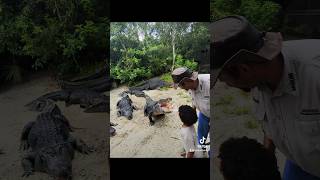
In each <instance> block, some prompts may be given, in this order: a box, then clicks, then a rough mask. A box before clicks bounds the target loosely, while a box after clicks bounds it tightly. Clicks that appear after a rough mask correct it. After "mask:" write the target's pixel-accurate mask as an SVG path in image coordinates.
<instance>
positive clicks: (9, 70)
mask: <svg viewBox="0 0 320 180" xmlns="http://www.w3.org/2000/svg"><path fill="white" fill-rule="evenodd" d="M0 70H1V72H2V74H0V75H1V76H2V78H3V79H4V80H5V81H9V82H13V83H19V82H21V81H22V73H23V72H22V71H23V70H22V68H21V67H19V66H18V65H15V64H13V65H6V66H3V67H2V68H0Z"/></svg>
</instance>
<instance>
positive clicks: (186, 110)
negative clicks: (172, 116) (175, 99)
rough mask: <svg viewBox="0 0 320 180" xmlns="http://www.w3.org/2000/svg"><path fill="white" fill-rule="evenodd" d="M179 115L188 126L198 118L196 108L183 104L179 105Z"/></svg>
mask: <svg viewBox="0 0 320 180" xmlns="http://www.w3.org/2000/svg"><path fill="white" fill-rule="evenodd" d="M179 116H180V119H181V121H182V122H183V124H184V125H186V126H191V125H193V124H194V123H196V122H197V120H198V116H197V112H196V110H195V109H193V108H192V107H191V106H188V105H182V106H180V107H179Z"/></svg>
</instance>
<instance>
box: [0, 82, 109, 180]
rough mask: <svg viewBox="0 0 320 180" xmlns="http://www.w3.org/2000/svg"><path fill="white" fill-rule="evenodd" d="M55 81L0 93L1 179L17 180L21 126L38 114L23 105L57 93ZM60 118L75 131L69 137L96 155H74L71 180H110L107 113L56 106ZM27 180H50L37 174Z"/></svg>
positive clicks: (18, 174)
mask: <svg viewBox="0 0 320 180" xmlns="http://www.w3.org/2000/svg"><path fill="white" fill-rule="evenodd" d="M57 88H58V87H57V84H56V83H55V81H53V80H52V79H50V78H49V77H41V78H37V79H34V80H32V81H30V82H26V83H24V84H21V85H17V86H14V87H12V88H10V89H6V90H5V91H2V92H0V128H1V130H0V142H1V144H0V149H2V150H3V152H4V153H5V154H0V179H20V178H21V175H22V173H23V168H22V166H21V155H22V152H20V151H19V150H18V149H19V145H20V141H19V138H20V135H21V132H22V129H23V127H24V125H25V124H26V123H27V122H29V121H33V120H35V118H36V116H37V114H38V113H37V112H31V111H28V110H27V109H26V108H25V107H24V105H25V104H26V103H28V102H30V101H31V100H33V99H35V98H37V97H39V96H40V95H43V94H45V93H47V92H50V91H53V90H55V89H57ZM58 105H59V107H60V108H61V110H62V112H63V114H64V115H65V116H66V117H67V118H68V119H69V121H70V123H71V125H72V126H74V127H79V128H84V129H76V130H75V132H73V133H72V134H73V135H74V136H76V137H79V138H81V139H83V140H84V141H85V142H86V143H87V144H89V145H93V146H94V148H95V149H96V151H95V152H93V153H91V154H89V155H83V154H80V153H78V152H76V153H75V159H74V160H73V163H72V164H73V169H72V171H73V177H74V179H97V180H99V179H109V173H108V169H109V167H108V162H107V157H108V156H107V151H108V147H109V146H108V145H107V143H108V141H107V134H106V133H107V131H106V130H107V125H106V124H107V117H109V115H108V114H107V113H93V114H89V113H83V112H82V109H81V108H80V107H79V106H76V105H74V106H70V107H68V108H65V106H64V103H58ZM21 179H22V178H21ZM27 179H28V180H42V179H43V180H44V179H50V177H49V176H48V175H47V174H44V173H38V172H36V173H35V174H34V175H32V176H30V177H28V178H27Z"/></svg>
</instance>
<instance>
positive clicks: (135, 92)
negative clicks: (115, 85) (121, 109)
mask: <svg viewBox="0 0 320 180" xmlns="http://www.w3.org/2000/svg"><path fill="white" fill-rule="evenodd" d="M127 94H131V95H135V96H137V97H145V96H146V94H145V93H144V92H143V91H140V90H127V91H123V92H122V93H120V94H119V96H121V97H123V96H125V95H127Z"/></svg>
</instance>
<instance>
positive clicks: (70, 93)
mask: <svg viewBox="0 0 320 180" xmlns="http://www.w3.org/2000/svg"><path fill="white" fill-rule="evenodd" d="M47 99H51V100H53V101H65V103H66V106H70V105H72V104H80V107H81V108H84V109H85V110H84V112H87V113H92V112H109V111H110V108H109V107H110V106H109V97H108V96H106V95H104V94H100V93H98V92H96V91H92V90H89V89H78V90H60V91H55V92H50V93H47V94H45V95H43V96H40V97H39V98H37V99H36V100H34V101H32V102H30V103H28V104H26V105H25V106H27V107H28V108H29V110H31V111H42V109H43V108H45V107H46V100H47Z"/></svg>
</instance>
